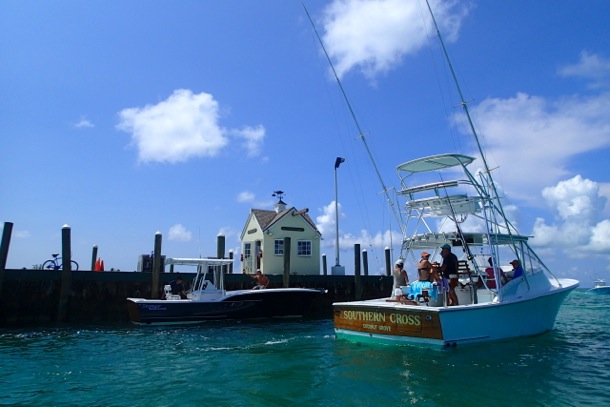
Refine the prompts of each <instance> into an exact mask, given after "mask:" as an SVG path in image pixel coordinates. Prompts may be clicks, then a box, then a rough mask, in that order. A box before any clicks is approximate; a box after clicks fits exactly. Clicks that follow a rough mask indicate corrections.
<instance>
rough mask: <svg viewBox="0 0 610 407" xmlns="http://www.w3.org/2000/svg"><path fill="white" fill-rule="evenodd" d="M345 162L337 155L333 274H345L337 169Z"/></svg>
mask: <svg viewBox="0 0 610 407" xmlns="http://www.w3.org/2000/svg"><path fill="white" fill-rule="evenodd" d="M343 162H345V158H342V157H337V159H336V160H335V236H336V238H337V240H336V245H335V266H334V267H333V268H332V271H331V272H332V274H333V275H344V274H345V268H344V267H341V266H340V264H341V263H340V262H339V193H338V188H337V169H338V168H339V166H340V165H341V163H343Z"/></svg>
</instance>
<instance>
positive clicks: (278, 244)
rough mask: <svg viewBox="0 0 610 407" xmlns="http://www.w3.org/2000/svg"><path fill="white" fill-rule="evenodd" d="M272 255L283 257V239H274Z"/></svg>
mask: <svg viewBox="0 0 610 407" xmlns="http://www.w3.org/2000/svg"><path fill="white" fill-rule="evenodd" d="M273 254H275V255H276V256H283V255H284V240H283V239H275V242H274V244H273Z"/></svg>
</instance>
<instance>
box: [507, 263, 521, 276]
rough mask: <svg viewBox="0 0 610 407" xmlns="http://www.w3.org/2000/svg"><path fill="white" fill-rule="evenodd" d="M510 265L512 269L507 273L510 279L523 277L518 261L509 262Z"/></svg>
mask: <svg viewBox="0 0 610 407" xmlns="http://www.w3.org/2000/svg"><path fill="white" fill-rule="evenodd" d="M510 264H511V265H512V266H513V269H512V271H511V272H509V276H510V278H511V279H513V278H517V277H521V276H522V275H523V268H521V264H519V260H516V259H515V260H513V261H511V262H510Z"/></svg>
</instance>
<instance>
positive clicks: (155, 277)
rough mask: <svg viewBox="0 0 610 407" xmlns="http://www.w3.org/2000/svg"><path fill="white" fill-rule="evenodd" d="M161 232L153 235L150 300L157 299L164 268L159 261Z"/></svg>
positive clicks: (160, 260)
mask: <svg viewBox="0 0 610 407" xmlns="http://www.w3.org/2000/svg"><path fill="white" fill-rule="evenodd" d="M161 240H162V235H161V232H157V233H155V250H154V252H153V270H152V287H151V294H150V295H151V298H160V297H159V280H160V279H161V270H163V267H164V266H165V265H164V264H162V262H163V260H162V259H161Z"/></svg>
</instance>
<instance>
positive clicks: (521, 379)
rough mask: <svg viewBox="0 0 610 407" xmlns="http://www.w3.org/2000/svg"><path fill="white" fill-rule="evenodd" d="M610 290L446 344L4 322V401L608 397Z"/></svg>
mask: <svg viewBox="0 0 610 407" xmlns="http://www.w3.org/2000/svg"><path fill="white" fill-rule="evenodd" d="M609 317H610V296H593V295H590V294H587V293H586V292H584V291H583V290H578V291H575V292H573V293H572V294H570V296H569V297H568V299H567V300H566V302H565V304H564V306H563V307H562V309H561V310H560V312H559V315H558V318H557V322H556V325H555V329H554V330H553V331H551V332H549V333H547V334H545V335H541V336H538V337H534V338H527V339H520V340H516V341H511V342H503V343H493V344H485V345H479V346H476V347H463V348H457V349H451V350H444V351H434V350H425V349H419V348H414V347H408V346H376V345H363V344H356V343H352V342H348V341H344V340H337V339H335V338H334V334H333V324H332V321H331V320H313V321H280V322H275V321H274V322H248V323H214V324H206V325H199V326H188V327H176V326H174V327H138V326H134V325H129V324H113V325H91V326H61V327H58V326H49V327H36V328H22V329H2V330H0V405H19V406H388V405H390V406H405V405H414V406H418V405H419V406H452V407H459V406H516V405H517V406H524V405H527V406H587V405H588V406H602V405H610V322H609V321H610V318H609Z"/></svg>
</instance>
